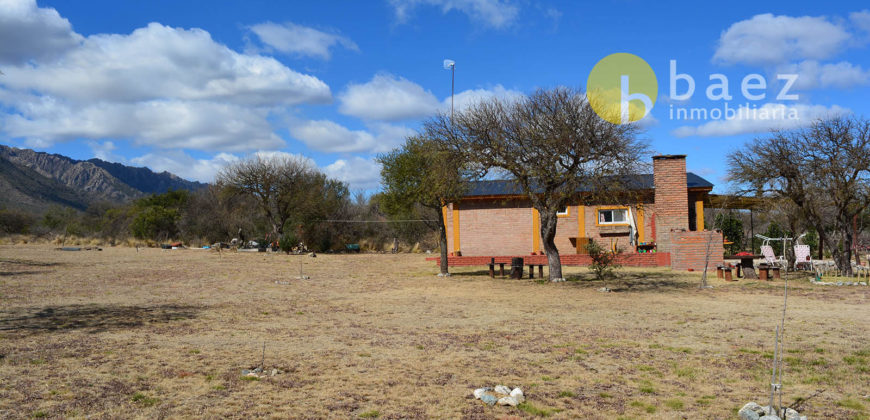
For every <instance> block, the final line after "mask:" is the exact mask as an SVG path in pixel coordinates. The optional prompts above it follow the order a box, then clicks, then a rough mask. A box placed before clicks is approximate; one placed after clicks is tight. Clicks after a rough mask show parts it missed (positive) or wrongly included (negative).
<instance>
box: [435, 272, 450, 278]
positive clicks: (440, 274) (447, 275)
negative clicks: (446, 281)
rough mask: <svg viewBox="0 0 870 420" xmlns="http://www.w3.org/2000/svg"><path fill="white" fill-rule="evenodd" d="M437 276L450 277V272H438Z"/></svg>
mask: <svg viewBox="0 0 870 420" xmlns="http://www.w3.org/2000/svg"><path fill="white" fill-rule="evenodd" d="M438 277H450V273H438Z"/></svg>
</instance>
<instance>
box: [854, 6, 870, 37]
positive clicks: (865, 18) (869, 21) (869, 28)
mask: <svg viewBox="0 0 870 420" xmlns="http://www.w3.org/2000/svg"><path fill="white" fill-rule="evenodd" d="M849 20H851V21H852V25H855V26H856V27H857V28H859V29H861V30H862V31H864V32H870V10H867V9H864V10H862V11H860V12H852V13H850V14H849Z"/></svg>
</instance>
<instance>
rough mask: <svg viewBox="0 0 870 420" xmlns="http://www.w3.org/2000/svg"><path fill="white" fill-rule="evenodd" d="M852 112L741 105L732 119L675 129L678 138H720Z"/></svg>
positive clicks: (820, 107) (816, 107) (835, 107)
mask: <svg viewBox="0 0 870 420" xmlns="http://www.w3.org/2000/svg"><path fill="white" fill-rule="evenodd" d="M850 112H851V111H850V110H848V109H846V108H843V107H840V106H838V105H833V106H831V107H830V108H829V107H825V106H823V105H804V104H797V105H783V104H777V103H767V104H764V105H762V106H760V107H757V108H747V107H745V106H741V107H739V109H738V110H736V111H735V114H734V117H733V118H728V119H719V120H712V121H709V122H706V123H703V124H701V125H698V126H682V127H678V128H677V129H675V130H673V132H672V134H673V135H674V136H676V137H689V136H700V137H718V136H733V135H738V134H748V133H764V132H767V131H770V130H774V129H791V128H797V127H802V126H806V125H809V124H811V123H812V122H814V121H816V120H818V119H823V118H829V117H832V116H836V115H844V114H848V113H850Z"/></svg>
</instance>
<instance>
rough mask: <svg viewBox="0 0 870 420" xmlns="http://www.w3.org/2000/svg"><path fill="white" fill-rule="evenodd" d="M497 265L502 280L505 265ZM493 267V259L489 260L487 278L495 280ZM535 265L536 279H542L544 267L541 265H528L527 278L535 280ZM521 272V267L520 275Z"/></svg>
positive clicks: (494, 263)
mask: <svg viewBox="0 0 870 420" xmlns="http://www.w3.org/2000/svg"><path fill="white" fill-rule="evenodd" d="M497 264H498V265H499V275H501V277H502V278H504V265H505V263H497ZM495 265H496V262H495V258H490V260H489V277H491V278H495ZM536 265H537V266H538V277H540V278H544V265H543V264H528V266H529V278H530V279H533V278H535V266H536ZM523 271H524V270H523V268H522V267H521V268H520V273H522V272H523Z"/></svg>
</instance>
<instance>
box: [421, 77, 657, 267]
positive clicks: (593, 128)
mask: <svg viewBox="0 0 870 420" xmlns="http://www.w3.org/2000/svg"><path fill="white" fill-rule="evenodd" d="M424 134H425V135H426V136H427V137H429V138H432V139H438V140H442V141H444V142H446V143H447V144H449V145H450V146H451V147H452V148H453V149H454V150H456V151H457V152H460V153H463V154H464V155H465V156H466V160H468V161H470V162H475V163H477V164H478V165H479V166H480V168H481V170H482V171H488V170H495V171H501V172H506V173H507V174H509V176H510V178H512V179H514V180H515V181H516V183H517V185H518V186H519V187H520V188H521V189H522V190H523V191H524V194H525V195H526V196H528V198H529V200H530V201H531V203H532V206H533V207H534V208H535V209H537V210H538V212H539V213H540V217H541V224H540V225H541V232H540V234H541V239H542V240H543V245H544V251H545V252H546V254H547V262H548V265H549V268H550V279H551V280H556V279H561V278H562V264H561V261H560V260H559V250H558V249H557V248H556V244H555V242H554V238H555V236H556V223H557V221H558V217H557V213H558V212H559V211H560V209H562V208H564V207H565V206H566V205H567V204H569V203H570V202H571V201H573V200H577V199H579V197H578V193H579V192H581V191H582V192H583V193H584V197H585V199H587V200H594V199H596V197H598V198H601V197H602V196H603V195H604V194H602V193H603V192H605V191H614V190H620V189H622V184H623V181H626V180H629V179H630V177H629V175H630V174H635V173H637V170H638V169H639V167H640V166H641V161H642V158H643V156H644V155H645V154H646V152H647V148H646V145H645V144H644V143H643V142H642V141H640V140H638V138H637V134H638V127H637V126H636V125H634V124H625V125H615V124H611V123H609V122H607V121H605V120H603V119H601V118H600V117H599V116H598V115H597V114H596V113H595V111H594V110H593V109H592V107H591V105H590V104H589V102H588V101H587V99H586V95H584V94H583V92H580V91H578V90H574V89H570V88H565V87H559V88H555V89H550V90H538V91H536V92H534V93H532V94H531V95H529V96H527V97H523V98H521V99H517V100H505V99H497V98H493V99H488V100H484V101H481V102H479V103H477V104H475V105H472V106H470V107H468V108H466V109H465V110H463V111H461V112H457V113H456V115H455V118H453V119H452V120H451V119H450V118H448V117H447V116H445V115H440V116H437V117H435V118H432V119H430V120H429V121H427V122H426V123H425V124H424Z"/></svg>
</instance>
